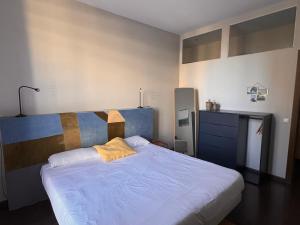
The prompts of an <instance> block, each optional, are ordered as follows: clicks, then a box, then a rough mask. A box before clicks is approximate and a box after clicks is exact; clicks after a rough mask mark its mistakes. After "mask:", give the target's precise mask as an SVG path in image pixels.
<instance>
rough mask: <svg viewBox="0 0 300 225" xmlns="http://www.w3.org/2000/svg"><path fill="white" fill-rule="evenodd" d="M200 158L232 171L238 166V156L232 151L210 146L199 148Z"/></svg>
mask: <svg viewBox="0 0 300 225" xmlns="http://www.w3.org/2000/svg"><path fill="white" fill-rule="evenodd" d="M198 157H199V158H200V159H202V160H205V161H208V162H212V163H215V164H218V165H220V166H224V167H228V168H231V169H235V168H236V166H237V164H236V162H237V159H236V154H235V153H233V152H231V151H230V149H224V148H219V147H215V146H210V145H201V147H200V148H199V153H198Z"/></svg>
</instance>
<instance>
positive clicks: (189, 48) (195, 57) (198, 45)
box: [182, 29, 222, 64]
mask: <svg viewBox="0 0 300 225" xmlns="http://www.w3.org/2000/svg"><path fill="white" fill-rule="evenodd" d="M221 39H222V30H221V29H219V30H215V31H211V32H209V33H205V34H200V35H197V36H194V37H191V38H187V39H184V40H183V43H182V63H183V64H186V63H193V62H199V61H205V60H210V59H217V58H220V56H221Z"/></svg>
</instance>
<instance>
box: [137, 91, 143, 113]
mask: <svg viewBox="0 0 300 225" xmlns="http://www.w3.org/2000/svg"><path fill="white" fill-rule="evenodd" d="M143 103H144V102H143V89H142V88H140V90H139V106H138V108H139V109H142V108H144V107H143V105H144V104H143Z"/></svg>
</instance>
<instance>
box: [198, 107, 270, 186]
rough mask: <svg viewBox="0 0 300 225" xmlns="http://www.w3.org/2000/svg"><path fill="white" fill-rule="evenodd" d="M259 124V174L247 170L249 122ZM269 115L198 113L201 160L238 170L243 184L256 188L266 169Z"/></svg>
mask: <svg viewBox="0 0 300 225" xmlns="http://www.w3.org/2000/svg"><path fill="white" fill-rule="evenodd" d="M249 119H258V120H261V121H262V124H263V132H262V144H261V155H260V166H259V167H260V168H259V170H258V171H256V170H253V169H248V168H246V156H247V139H248V121H249ZM271 122H272V114H270V113H255V112H241V111H227V110H226V111H224V110H223V111H219V112H210V111H204V110H200V114H199V140H198V154H197V156H198V157H199V158H200V159H203V160H206V161H209V162H213V163H216V164H219V165H222V166H224V167H228V168H232V169H236V170H239V171H240V172H242V173H243V175H244V178H245V180H246V181H249V182H251V183H255V184H258V183H259V182H260V180H261V177H262V175H263V174H264V173H267V169H268V157H269V149H270V133H271Z"/></svg>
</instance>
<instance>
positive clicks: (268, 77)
mask: <svg viewBox="0 0 300 225" xmlns="http://www.w3.org/2000/svg"><path fill="white" fill-rule="evenodd" d="M295 5H297V2H296V1H284V2H282V3H280V4H276V5H272V6H270V7H267V8H264V9H260V10H258V11H254V12H250V13H247V14H245V15H242V16H239V17H236V18H232V19H228V20H226V21H221V22H220V23H216V24H213V25H211V26H207V27H203V28H199V29H197V30H195V31H191V32H189V33H186V34H184V35H182V37H181V39H182V40H183V39H184V38H188V37H192V36H194V35H199V34H201V33H205V32H209V31H212V30H215V29H220V28H222V29H223V34H222V35H223V38H222V51H221V54H222V56H221V58H220V59H216V60H210V61H203V62H197V63H191V64H181V65H180V78H179V85H180V87H195V88H197V89H198V91H199V105H200V108H201V109H204V108H205V102H206V101H207V100H208V99H211V100H216V101H217V102H219V103H220V104H221V108H222V109H229V110H246V111H258V112H270V113H273V114H274V117H275V121H274V123H273V129H274V131H275V132H274V149H273V152H272V153H271V155H270V168H269V170H270V172H271V173H272V174H273V175H276V176H279V177H285V174H286V164H287V154H288V145H289V133H290V126H291V124H290V123H284V122H283V119H284V118H291V113H292V102H293V94H294V85H295V75H296V64H297V51H298V46H299V38H300V35H299V25H300V24H299V16H297V24H296V32H295V47H294V48H288V49H281V50H275V51H269V52H262V53H257V54H250V55H244V56H236V57H227V54H228V43H229V27H230V25H231V24H235V23H239V22H242V21H245V20H249V19H252V18H255V17H258V16H262V15H266V14H269V13H272V12H275V11H278V10H281V9H286V8H288V7H291V6H295ZM256 82H260V83H262V84H264V85H265V86H266V87H267V88H269V91H270V94H269V96H268V98H267V101H265V102H259V103H252V102H250V97H249V96H248V95H247V93H246V92H247V87H248V86H251V85H253V84H255V83H256Z"/></svg>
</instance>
